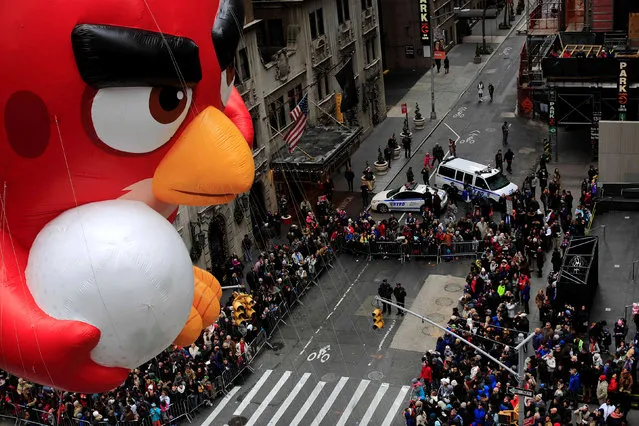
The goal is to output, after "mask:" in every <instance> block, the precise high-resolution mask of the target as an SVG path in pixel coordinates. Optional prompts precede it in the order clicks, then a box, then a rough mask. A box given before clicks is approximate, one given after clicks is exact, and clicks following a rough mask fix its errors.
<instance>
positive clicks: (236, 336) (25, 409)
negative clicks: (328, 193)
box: [0, 202, 344, 426]
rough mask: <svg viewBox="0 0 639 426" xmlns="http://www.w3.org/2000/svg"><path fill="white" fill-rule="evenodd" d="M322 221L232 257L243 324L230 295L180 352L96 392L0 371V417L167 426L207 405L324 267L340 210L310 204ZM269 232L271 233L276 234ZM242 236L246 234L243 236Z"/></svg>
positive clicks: (310, 218)
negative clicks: (246, 307) (247, 309)
mask: <svg viewBox="0 0 639 426" xmlns="http://www.w3.org/2000/svg"><path fill="white" fill-rule="evenodd" d="M317 210H318V211H320V212H321V213H323V214H322V216H321V217H320V218H319V219H318V220H316V219H315V216H314V213H312V212H310V211H308V212H306V219H305V221H304V223H303V224H302V225H299V226H297V225H293V226H291V227H290V229H289V231H288V234H287V235H286V240H285V241H287V242H288V243H287V244H279V243H277V242H276V240H273V237H274V236H276V234H275V233H274V234H270V235H268V236H267V237H264V238H263V241H264V242H268V244H270V245H269V248H268V249H262V250H261V251H260V252H259V254H258V255H257V257H256V258H255V259H253V258H252V257H253V254H252V253H253V251H252V250H251V249H252V246H253V244H252V241H251V239H250V238H249V241H248V242H247V241H245V242H243V244H242V246H243V249H244V259H243V260H240V258H239V257H238V256H237V255H235V254H234V255H232V256H231V257H230V258H229V260H228V262H227V267H226V268H227V269H226V271H225V273H224V276H225V279H224V282H225V284H226V285H239V286H240V289H239V290H238V291H246V292H248V293H250V294H251V295H252V299H253V301H254V306H253V309H254V311H255V315H253V316H252V317H251V318H248V319H247V321H246V322H245V323H243V324H236V323H235V322H234V321H233V295H231V297H230V298H229V299H228V300H227V301H226V303H224V304H223V307H222V310H221V313H220V316H219V318H218V320H217V322H216V323H215V324H214V325H212V326H211V327H209V328H207V329H206V330H204V331H203V333H202V335H201V336H200V338H199V339H198V340H197V341H196V342H195V343H194V344H193V345H191V346H190V347H188V348H177V347H174V348H170V349H167V350H166V351H164V352H163V353H161V354H159V355H158V356H157V357H156V358H154V359H153V360H152V361H150V362H149V363H147V364H146V365H144V366H140V367H139V368H137V369H135V370H133V371H132V372H131V373H130V374H129V377H128V378H127V380H126V381H125V383H123V384H122V385H121V386H120V387H118V388H116V389H114V390H112V391H110V392H105V393H102V394H93V395H85V394H79V393H71V392H59V391H56V390H54V389H52V388H50V387H47V386H41V385H38V384H35V383H30V382H28V381H26V380H23V379H21V378H18V377H15V376H13V375H9V374H8V373H6V372H4V371H2V370H0V416H2V415H5V416H10V417H16V418H20V419H23V420H24V421H25V422H26V423H28V424H43V425H51V426H54V425H67V424H68V425H69V426H72V425H78V424H85V425H87V426H88V424H91V425H97V424H115V423H126V424H128V423H131V425H133V424H148V425H151V424H153V425H154V426H156V425H159V424H171V425H173V424H175V423H176V420H177V419H178V418H179V417H180V416H184V415H185V414H186V413H189V415H190V414H192V413H193V412H194V411H197V410H198V408H199V407H201V406H202V405H210V404H211V402H212V401H213V399H214V398H215V397H216V396H217V395H218V394H219V392H220V391H221V390H222V388H223V387H224V386H225V385H226V384H228V382H229V381H231V380H232V379H233V378H234V377H235V375H237V374H239V373H240V372H241V371H242V369H243V367H245V366H246V365H247V364H248V363H249V362H250V360H251V358H252V357H253V356H254V352H255V351H254V349H255V348H254V347H253V344H256V345H257V344H259V343H257V342H256V340H257V339H256V337H258V335H259V333H260V332H262V331H263V333H265V334H266V335H268V334H270V333H271V332H272V331H273V328H274V327H275V326H276V325H277V321H278V319H279V318H281V316H282V311H283V310H285V309H289V308H290V307H291V305H292V304H293V303H294V301H295V300H296V298H297V296H298V295H299V293H300V292H302V291H303V290H304V289H305V288H306V287H307V286H308V285H309V284H311V283H312V282H313V281H314V280H315V279H316V277H317V274H318V272H319V271H320V270H321V269H322V268H327V267H332V264H331V262H332V260H333V256H334V253H333V250H332V248H331V246H330V244H329V236H330V235H329V230H331V229H333V227H334V225H335V224H336V223H339V222H336V220H337V218H339V217H342V216H343V215H344V212H343V211H342V212H334V211H331V209H330V205H329V204H328V203H326V202H324V203H322V205H321V206H318V209H317ZM276 231H277V229H276ZM247 238H248V237H247Z"/></svg>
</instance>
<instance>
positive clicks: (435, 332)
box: [422, 325, 444, 337]
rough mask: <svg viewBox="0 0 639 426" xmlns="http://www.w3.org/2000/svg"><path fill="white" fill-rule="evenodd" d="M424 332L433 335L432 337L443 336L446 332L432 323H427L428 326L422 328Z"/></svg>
mask: <svg viewBox="0 0 639 426" xmlns="http://www.w3.org/2000/svg"><path fill="white" fill-rule="evenodd" d="M422 334H424V335H426V336H431V337H439V336H442V335H443V334H444V332H443V331H441V330H440V329H439V328H437V327H433V326H432V325H427V326H426V327H424V328H423V329H422Z"/></svg>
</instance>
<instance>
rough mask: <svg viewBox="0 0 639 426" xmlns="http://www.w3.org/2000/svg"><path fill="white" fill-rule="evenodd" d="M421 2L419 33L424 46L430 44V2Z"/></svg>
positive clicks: (421, 0)
mask: <svg viewBox="0 0 639 426" xmlns="http://www.w3.org/2000/svg"><path fill="white" fill-rule="evenodd" d="M418 1H419V31H420V34H421V36H420V38H421V40H422V44H430V5H429V4H428V2H429V1H430V0H418Z"/></svg>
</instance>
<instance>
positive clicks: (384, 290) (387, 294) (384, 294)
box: [377, 280, 393, 314]
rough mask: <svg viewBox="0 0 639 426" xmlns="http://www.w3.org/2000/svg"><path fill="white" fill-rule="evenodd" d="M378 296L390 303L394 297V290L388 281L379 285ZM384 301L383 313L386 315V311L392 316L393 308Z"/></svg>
mask: <svg viewBox="0 0 639 426" xmlns="http://www.w3.org/2000/svg"><path fill="white" fill-rule="evenodd" d="M377 294H378V295H379V297H381V298H382V300H384V301H388V302H390V300H391V297H393V288H392V287H391V285H390V284H389V283H388V280H383V281H382V283H381V284H380V285H379V288H378V289H377ZM384 301H382V313H383V314H385V313H386V311H388V313H389V314H390V313H391V306H390V305H389V304H388V303H385V302H384Z"/></svg>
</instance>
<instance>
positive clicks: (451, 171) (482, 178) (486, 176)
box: [435, 157, 518, 201]
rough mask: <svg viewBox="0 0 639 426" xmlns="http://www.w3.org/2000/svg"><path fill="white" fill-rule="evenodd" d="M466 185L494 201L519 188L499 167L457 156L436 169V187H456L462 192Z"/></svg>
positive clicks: (477, 193) (474, 192) (476, 193)
mask: <svg viewBox="0 0 639 426" xmlns="http://www.w3.org/2000/svg"><path fill="white" fill-rule="evenodd" d="M465 185H469V186H470V188H471V189H472V192H473V195H483V196H485V197H486V198H488V199H490V200H493V201H499V198H500V197H501V196H502V194H503V195H506V196H508V195H510V194H512V193H513V192H515V191H517V189H518V187H517V185H515V184H514V183H511V182H510V181H509V180H508V178H507V177H506V176H504V175H503V174H502V172H500V171H499V169H495V168H493V167H490V166H485V165H483V164H479V163H475V162H473V161H468V160H464V159H463V158H456V157H453V158H450V159H447V160H444V161H443V162H442V163H440V164H439V166H438V167H437V170H436V171H435V187H437V188H442V189H445V190H447V189H448V188H450V187H454V188H457V189H458V190H459V192H460V193H461V192H462V191H463V190H464V186H465Z"/></svg>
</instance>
